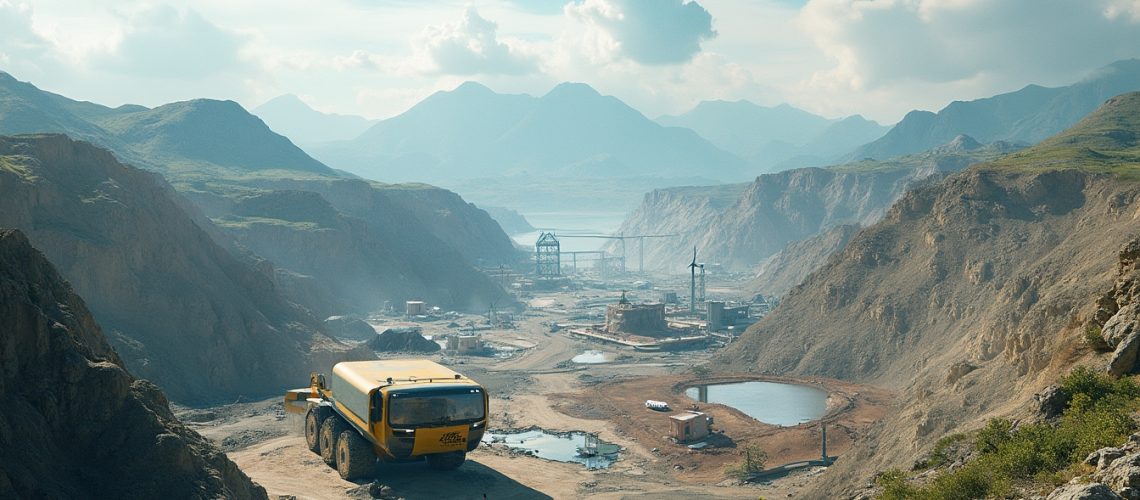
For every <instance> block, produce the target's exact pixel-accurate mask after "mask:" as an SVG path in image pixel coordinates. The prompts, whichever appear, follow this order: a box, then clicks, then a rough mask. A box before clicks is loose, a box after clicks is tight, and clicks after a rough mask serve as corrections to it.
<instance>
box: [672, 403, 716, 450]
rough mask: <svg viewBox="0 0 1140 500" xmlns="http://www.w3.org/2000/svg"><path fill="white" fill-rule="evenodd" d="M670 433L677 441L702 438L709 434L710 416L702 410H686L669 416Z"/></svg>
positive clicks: (685, 441)
mask: <svg viewBox="0 0 1140 500" xmlns="http://www.w3.org/2000/svg"><path fill="white" fill-rule="evenodd" d="M669 424H670V426H671V429H670V435H671V437H672V438H673V439H676V440H677V442H678V443H687V442H689V441H697V440H700V439H704V438H705V437H707V436H708V435H709V427H710V426H711V425H710V424H712V417H710V416H708V415H705V413H704V412H700V411H693V410H688V411H686V412H685V413H680V414H677V415H670V416H669Z"/></svg>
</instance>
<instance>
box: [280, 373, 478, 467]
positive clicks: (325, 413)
mask: <svg viewBox="0 0 1140 500" xmlns="http://www.w3.org/2000/svg"><path fill="white" fill-rule="evenodd" d="M487 401H488V399H487V391H486V390H485V389H483V386H481V385H479V383H478V382H475V381H474V380H471V379H469V378H467V377H465V376H463V375H460V374H458V373H456V372H454V371H451V370H449V369H447V368H446V367H444V366H442V365H439V364H437V363H433V362H431V361H428V360H419V359H399V360H382V361H352V362H344V363H337V364H336V366H333V371H332V376H330V377H325V376H324V375H317V374H313V375H312V376H311V377H310V383H309V387H308V388H306V389H294V390H292V391H289V392H288V393H286V394H285V409H286V410H287V411H289V412H292V413H303V414H304V415H305V442H306V444H308V446H309V449H310V450H312V451H314V452H317V453H320V455H321V458H323V459H324V461H325V463H327V464H329V465H331V466H333V467H336V470H337V472H339V473H340V477H342V478H344V479H350V480H351V479H356V478H358V477H362V476H365V475H367V474H368V473H370V472H371V471H372V467H373V466H374V465H375V464H376V459H377V458H379V459H381V460H386V461H412V460H420V459H426V460H427V463H428V465H430V466H431V467H433V468H437V469H445V470H446V469H454V468H456V467H459V466H460V465H463V462H464V461H465V460H466V458H467V452H469V451H472V450H474V449H475V447H476V446H478V445H479V440H480V439H482V438H483V431H484V429H486V427H487Z"/></svg>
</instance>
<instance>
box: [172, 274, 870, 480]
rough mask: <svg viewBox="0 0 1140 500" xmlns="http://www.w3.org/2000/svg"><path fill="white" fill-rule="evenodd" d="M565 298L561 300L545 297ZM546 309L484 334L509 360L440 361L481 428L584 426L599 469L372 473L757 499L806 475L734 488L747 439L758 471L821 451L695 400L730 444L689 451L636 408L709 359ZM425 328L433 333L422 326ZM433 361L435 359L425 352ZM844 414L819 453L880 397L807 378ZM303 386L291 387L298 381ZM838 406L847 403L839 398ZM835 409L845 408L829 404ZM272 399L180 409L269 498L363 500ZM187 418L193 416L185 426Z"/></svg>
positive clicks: (496, 456)
mask: <svg viewBox="0 0 1140 500" xmlns="http://www.w3.org/2000/svg"><path fill="white" fill-rule="evenodd" d="M555 299H556V300H555V302H556V301H557V300H558V299H563V300H565V297H561V296H556V297H555ZM559 316H560V315H559V314H556V313H539V314H536V315H534V316H532V317H527V318H523V319H522V321H520V322H519V324H518V325H517V327H516V328H515V329H510V330H492V331H489V332H485V333H484V338H486V339H488V340H490V341H494V342H498V343H500V344H503V345H514V346H523V347H525V346H528V345H533V346H534V347H533V348H530V349H527V350H525V351H522V352H521V353H519V354H516V355H515V356H513V357H511V358H507V359H501V358H482V357H464V358H460V359H458V360H456V359H452V360H451V361H452V362H453V363H459V362H460V361H461V362H462V363H461V364H453V368H455V369H457V370H459V371H461V372H463V373H465V374H467V375H469V376H471V377H472V378H474V379H476V380H479V381H480V382H482V383H483V384H484V385H485V386H486V387H487V388H488V391H489V392H490V393H491V395H492V401H491V428H492V429H521V428H527V427H532V426H534V427H541V428H543V429H547V430H550V431H588V432H595V433H597V434H598V435H599V436H600V437H601V438H602V439H603V440H605V441H610V442H614V443H617V444H619V445H621V446H622V447H623V448H624V450H623V452H622V454H621V459H620V460H619V461H618V462H616V463H615V464H614V465H613V466H612V467H611V468H609V469H604V470H595V471H590V470H586V469H585V468H584V467H583V466H581V465H580V464H574V463H562V462H554V461H547V460H543V459H539V458H535V457H530V456H523V455H519V454H516V453H512V452H510V451H509V450H507V449H505V448H503V447H502V445H495V446H481V447H480V448H479V449H477V450H476V451H475V452H473V453H471V454H469V455H468V463H467V464H466V465H464V466H463V467H461V468H460V469H459V470H456V471H452V472H447V473H439V472H434V471H430V470H429V469H428V468H427V467H426V466H424V465H423V464H381V465H378V466H377V468H376V475H375V476H376V477H375V479H376V480H377V481H379V482H382V483H384V484H387V485H389V486H391V487H392V488H394V489H395V492H396V494H398V495H400V496H402V497H405V498H409V499H416V498H474V499H479V498H484V495H486V498H551V497H552V498H574V497H583V496H590V497H598V498H629V497H643V496H644V497H652V498H692V497H696V496H699V497H702V498H756V497H757V496H765V497H772V496H779V497H786V496H788V495H792V496H795V494H796V492H797V491H798V490H799V489H800V486H801V485H802V484H804V483H805V482H806V481H808V480H809V479H810V477H811V476H812V475H813V474H814V473H813V472H811V471H809V472H805V473H799V474H798V475H793V476H789V477H786V478H783V479H779V480H776V481H774V482H772V483H771V484H765V485H740V484H738V483H737V482H736V481H735V480H732V479H729V478H727V477H726V476H725V474H724V469H725V466H726V465H729V464H731V463H734V462H736V461H738V460H739V456H738V454H739V453H738V451H737V450H739V447H740V446H741V445H743V444H748V443H758V444H760V445H761V446H762V447H763V448H764V449H765V450H767V451H768V453H769V454H770V455H771V459H770V461H769V464H770V465H777V464H780V463H785V462H790V461H794V460H801V459H805V458H816V457H818V456H819V448H818V447H819V434H818V432H819V431H818V425H816V424H807V425H804V426H801V427H792V428H784V429H781V428H777V427H775V426H770V425H767V424H762V423H759V422H757V421H755V420H753V419H751V418H750V417H747V416H745V415H743V414H742V413H740V412H739V411H737V410H735V409H733V408H729V407H725V406H721V405H709V404H701V409H702V410H703V411H706V412H708V413H709V414H711V415H713V416H714V417H715V418H716V428H717V429H719V430H720V431H722V432H723V433H724V435H725V436H727V437H728V438H729V439H730V440H731V442H732V443H733V444H734V445H735V446H737V448H735V449H734V448H720V449H713V450H709V451H702V452H692V451H691V450H688V449H687V448H685V447H683V446H680V445H677V444H674V443H672V442H670V441H667V440H666V439H665V438H664V436H665V434H667V432H668V420H667V418H666V416H665V415H663V414H661V413H657V412H653V411H649V410H647V409H645V408H644V405H643V403H644V401H645V399H648V398H650V397H651V396H652V398H654V399H664V400H667V401H670V402H671V403H672V404H673V405H674V408H684V407H687V406H688V405H690V404H693V403H695V402H694V401H692V400H690V399H688V398H687V397H686V396H685V395H684V393H683V392H682V390H681V388H682V386H683V384H684V383H685V382H686V381H690V380H692V378H693V377H692V375H691V373H690V372H689V368H690V367H691V366H692V365H694V364H699V363H702V362H703V361H704V360H705V359H706V358H707V357H708V356H709V353H707V352H692V353H683V354H661V353H638V352H633V351H626V350H621V351H619V350H616V349H613V348H607V347H604V346H599V345H597V344H588V343H586V342H584V341H580V340H575V339H571V338H569V337H567V336H566V335H565V334H562V333H551V332H550V328H549V326H548V325H547V324H546V323H548V322H550V321H551V320H553V319H557V318H559ZM424 326H425V333H428V334H431V333H435V330H434V329H437V328H440V329H442V328H443V326H442V325H432V324H427V325H424ZM585 349H595V350H603V351H606V352H608V353H610V354H611V355H612V356H613V357H615V358H620V359H619V361H618V362H615V363H607V364H599V365H581V366H579V365H574V364H573V363H571V362H570V361H569V360H570V358H571V357H573V356H574V355H576V354H578V353H580V352H581V351H583V350H585ZM435 357H436V358H438V357H439V356H438V355H436V356H435ZM811 382H813V383H817V384H821V385H822V386H823V387H824V388H825V389H827V390H829V391H831V392H832V393H833V394H834V395H836V398H833V399H835V400H836V401H840V402H842V403H844V405H846V406H848V407H847V408H846V409H844V410H843V411H838V410H837V411H834V412H832V414H829V416H828V417H826V418H825V420H828V422H829V423H828V425H829V431H831V432H830V433H829V450H830V451H831V452H832V454H842V453H843V452H844V451H846V449H848V448H849V447H850V444H851V442H852V439H854V438H857V437H858V436H859V435H860V434H861V433H862V432H863V430H864V429H865V428H866V427H867V426H868V425H870V423H872V422H874V421H875V420H877V419H878V418H880V417H881V416H882V413H883V411H884V407H885V404H886V403H887V401H888V398H889V396H888V395H887V394H886V393H885V392H883V391H878V390H875V389H873V388H867V387H856V386H852V385H850V384H843V383H840V382H837V381H811ZM301 383H303V382H301ZM848 401H850V404H849V405H848V404H847V402H848ZM840 406H843V405H840ZM278 408H279V406H278V405H277V403H276V400H267V401H263V402H258V403H252V404H245V405H230V406H226V407H220V408H213V409H206V410H188V411H183V412H182V416H183V417H184V419H188V420H190V421H191V425H193V426H194V427H195V428H196V429H197V430H199V431H200V432H202V433H203V434H205V435H206V436H207V437H209V438H211V439H213V440H215V441H217V442H219V443H222V445H223V447H225V448H226V449H227V450H229V456H230V457H231V458H232V459H233V460H234V461H235V462H236V463H237V464H238V465H239V466H240V467H241V468H242V470H244V471H245V472H246V473H247V474H249V475H250V476H251V477H253V479H254V480H256V481H257V482H259V483H260V484H262V485H263V486H265V487H266V489H267V490H268V491H269V492H270V494H271V495H281V496H290V495H291V496H296V497H297V498H351V497H358V498H367V497H368V495H367V491H368V488H367V484H364V483H361V484H354V483H350V482H347V481H343V480H341V479H340V477H339V476H337V474H336V472H335V471H334V470H332V469H331V468H329V467H327V466H325V465H324V463H323V462H321V461H320V459H319V457H317V456H316V455H315V454H313V453H311V452H309V451H308V450H307V449H306V448H305V446H304V442H303V439H302V437H301V435H300V428H301V423H300V419H299V418H298V417H294V416H289V417H284V416H283V414H281V413H280V412H279V410H278ZM194 420H198V421H199V422H193V421H194Z"/></svg>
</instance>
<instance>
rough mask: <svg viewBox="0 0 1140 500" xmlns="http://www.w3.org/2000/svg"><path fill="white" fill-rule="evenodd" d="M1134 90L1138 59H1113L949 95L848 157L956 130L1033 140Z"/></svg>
mask: <svg viewBox="0 0 1140 500" xmlns="http://www.w3.org/2000/svg"><path fill="white" fill-rule="evenodd" d="M1135 90H1140V60H1137V59H1128V60H1123V61H1117V62H1115V63H1112V64H1110V65H1108V66H1106V67H1104V68H1101V69H1100V70H1098V71H1096V72H1094V73H1092V74H1091V75H1089V76H1088V77H1086V78H1085V79H1083V80H1081V81H1079V82H1077V83H1074V84H1072V85H1068V86H1063V87H1055V88H1047V87H1042V86H1039V85H1029V86H1026V87H1025V88H1023V89H1021V90H1018V91H1016V92H1010V93H1006V94H1000V95H996V96H993V97H988V98H985V99H977V100H973V101H954V102H952V103H950V104H949V105H947V106H946V107H945V108H942V110H940V111H939V112H937V113H932V112H929V111H911V112H910V113H907V115H906V116H905V117H904V118H903V119H902V121H900V122H899V123H898V124H896V125H895V126H894V127H893V128H892V129H891V130H890V131H889V132H887V134H886V135H884V136H883V137H882V138H880V139H878V140H875V141H874V142H871V143H869V144H866V145H864V146H861V147H859V148H857V149H856V150H855V151H854V152H852V153H851V154H849V155H848V156H847V159H849V160H861V159H864V158H877V159H887V158H892V157H895V156H900V155H905V154H911V153H917V152H920V151H925V150H927V149H930V148H932V147H934V146H937V145H938V144H943V143H945V142H946V141H949V140H950V139H952V138H954V137H955V136H957V135H960V134H966V135H969V136H970V137H973V138H974V139H977V140H978V141H981V142H987V143H988V142H993V141H999V140H1001V141H1010V142H1024V143H1029V144H1034V143H1037V142H1040V141H1041V140H1043V139H1045V138H1046V137H1049V136H1052V135H1053V134H1056V133H1058V132H1061V131H1062V130H1064V129H1066V128H1068V127H1069V126H1071V125H1073V124H1074V123H1076V122H1077V121H1078V120H1080V119H1081V118H1082V117H1084V116H1085V115H1087V114H1089V113H1090V112H1092V111H1093V110H1094V109H1096V108H1097V107H1098V106H1100V105H1101V104H1102V103H1104V101H1105V100H1107V99H1109V98H1111V97H1113V96H1115V95H1118V94H1122V93H1125V92H1131V91H1135Z"/></svg>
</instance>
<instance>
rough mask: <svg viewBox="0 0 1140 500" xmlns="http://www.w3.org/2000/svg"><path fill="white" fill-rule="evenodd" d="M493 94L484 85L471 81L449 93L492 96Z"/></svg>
mask: <svg viewBox="0 0 1140 500" xmlns="http://www.w3.org/2000/svg"><path fill="white" fill-rule="evenodd" d="M494 92H495V91H493V90H491V89H490V88H489V87H487V86H486V85H483V84H482V83H479V82H476V81H473V80H467V81H466V82H463V83H461V84H459V86H458V87H455V90H452V91H451V93H453V94H492V93H494Z"/></svg>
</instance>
